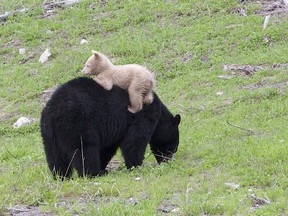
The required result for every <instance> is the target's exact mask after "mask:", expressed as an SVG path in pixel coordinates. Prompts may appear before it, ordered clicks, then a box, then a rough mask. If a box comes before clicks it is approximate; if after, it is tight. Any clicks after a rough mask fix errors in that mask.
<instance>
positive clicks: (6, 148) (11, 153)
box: [3, 143, 16, 158]
mask: <svg viewBox="0 0 288 216" xmlns="http://www.w3.org/2000/svg"><path fill="white" fill-rule="evenodd" d="M3 144H4V147H5V149H6V151H7V152H8V154H9V155H10V156H11V157H13V158H16V157H15V156H14V155H13V154H12V153H11V152H10V151H9V150H8V148H7V146H6V145H5V143H3Z"/></svg>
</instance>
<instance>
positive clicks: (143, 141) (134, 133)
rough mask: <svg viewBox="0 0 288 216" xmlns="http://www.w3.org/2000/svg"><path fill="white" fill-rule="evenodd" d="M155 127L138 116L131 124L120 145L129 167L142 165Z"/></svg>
mask: <svg viewBox="0 0 288 216" xmlns="http://www.w3.org/2000/svg"><path fill="white" fill-rule="evenodd" d="M140 115H141V114H139V115H138V116H140ZM154 127H155V126H153V125H151V123H150V122H149V120H147V119H145V118H137V119H135V120H134V121H133V122H132V124H131V125H130V127H129V129H128V132H127V133H126V135H125V137H124V139H123V142H122V144H121V146H120V148H121V151H122V155H123V157H124V160H125V165H126V166H127V168H128V169H130V168H132V167H137V166H141V165H142V163H143V160H144V154H145V150H146V147H147V145H148V142H149V141H150V139H151V136H152V133H153V131H154V130H153V128H154Z"/></svg>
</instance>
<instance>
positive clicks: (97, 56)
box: [82, 50, 113, 75]
mask: <svg viewBox="0 0 288 216" xmlns="http://www.w3.org/2000/svg"><path fill="white" fill-rule="evenodd" d="M112 65H113V64H112V63H111V61H110V60H109V59H108V57H107V56H105V55H104V54H102V53H100V52H97V51H94V50H92V55H91V56H90V57H89V58H88V60H87V61H86V63H85V66H84V68H83V70H82V73H83V74H84V75H98V74H100V73H102V72H103V71H105V70H107V69H108V68H109V67H111V66H112Z"/></svg>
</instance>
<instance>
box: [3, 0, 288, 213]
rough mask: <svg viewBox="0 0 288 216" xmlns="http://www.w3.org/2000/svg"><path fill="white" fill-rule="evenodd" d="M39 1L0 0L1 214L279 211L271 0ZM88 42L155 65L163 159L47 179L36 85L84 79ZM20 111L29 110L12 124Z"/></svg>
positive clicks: (280, 131)
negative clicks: (165, 136)
mask: <svg viewBox="0 0 288 216" xmlns="http://www.w3.org/2000/svg"><path fill="white" fill-rule="evenodd" d="M43 2H44V1H42V0H22V1H15V0H12V1H11V0H1V5H0V14H4V13H5V11H11V12H12V13H11V15H10V16H9V17H8V18H7V19H5V20H2V21H0V24H1V28H0V56H1V58H0V61H1V64H0V136H1V139H0V215H9V213H15V212H17V211H18V212H28V213H29V214H30V215H41V214H43V215H44V213H46V214H45V215H287V214H288V207H287V197H288V190H287V187H288V178H287V172H288V166H287V162H288V133H287V129H288V123H287V122H288V97H287V85H288V84H287V82H288V77H287V71H288V62H287V61H288V60H287V53H288V42H287V41H288V28H287V26H288V16H287V13H288V12H287V10H288V8H287V7H285V5H284V4H283V3H281V1H280V0H279V1H257V2H256V1H252V0H247V1H242V2H246V3H245V4H244V3H240V2H241V1H236V0H225V1H218V0H217V1H216V0H205V1H200V0H191V1H180V0H179V1H176V0H175V1H174V0H165V1H151V0H150V1H133V0H123V1H116V0H111V1H89V0H82V1H80V2H79V3H76V4H73V5H72V6H65V5H61V6H53V7H52V6H51V7H50V8H48V5H47V4H46V6H45V7H44V5H43ZM22 9H26V10H25V11H22ZM283 11H284V12H283ZM285 11H286V12H285ZM269 14H271V17H270V21H269V23H268V25H267V27H266V28H265V29H263V23H264V20H265V17H266V16H267V15H269ZM82 39H86V40H87V41H88V43H86V44H80V41H81V40H82ZM20 48H25V54H23V55H21V54H19V49H20ZM46 48H49V49H50V51H51V53H52V56H51V58H50V59H49V60H48V61H47V62H46V63H44V64H42V63H40V62H39V61H38V60H39V57H40V55H41V54H42V53H43V52H44V51H45V49H46ZM91 49H95V50H98V51H100V52H103V53H105V54H106V55H108V56H109V57H111V58H112V59H113V62H114V63H115V64H126V63H138V64H141V65H145V66H146V67H148V68H149V69H150V70H151V71H154V72H155V73H156V75H157V87H156V92H157V94H158V95H159V97H160V98H161V99H162V101H163V102H164V103H165V104H166V105H167V106H168V108H169V109H170V110H171V111H172V112H173V113H174V114H176V113H180V114H181V116H182V122H181V124H180V146H179V149H178V152H177V154H176V157H175V158H174V160H173V161H172V162H170V163H168V164H163V165H160V166H159V165H157V164H156V160H155V159H154V158H153V156H152V155H151V154H150V151H149V150H148V149H147V152H146V158H145V161H144V164H143V166H142V167H140V168H137V169H134V170H132V171H128V170H126V169H125V167H124V165H123V159H122V157H121V155H120V153H118V154H117V156H116V157H115V158H114V160H113V163H112V165H111V166H112V168H111V171H110V173H109V174H108V175H107V176H103V177H100V178H92V179H89V178H84V179H83V178H78V177H77V176H76V175H75V178H74V180H71V181H65V182H62V181H54V180H53V178H52V176H51V174H50V172H49V170H48V167H47V164H46V161H45V154H44V151H43V145H42V141H41V136H40V130H39V117H40V112H41V109H42V108H43V106H44V105H45V103H46V101H45V97H44V94H43V91H45V90H47V89H50V88H55V87H56V86H57V85H59V84H61V83H64V82H66V81H68V80H70V79H73V78H75V77H79V76H82V74H81V73H80V70H81V69H82V67H83V65H84V63H85V61H86V59H87V58H88V57H89V56H90V52H91ZM21 116H26V117H28V118H30V119H34V121H33V123H32V124H29V125H26V126H23V127H21V128H19V129H13V127H12V125H13V123H14V122H15V121H16V120H17V119H18V118H19V117H21ZM15 214H16V213H15Z"/></svg>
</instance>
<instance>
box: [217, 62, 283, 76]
mask: <svg viewBox="0 0 288 216" xmlns="http://www.w3.org/2000/svg"><path fill="white" fill-rule="evenodd" d="M287 69H288V63H285V64H273V65H268V64H266V65H236V64H231V65H228V64H227V65H223V71H224V72H226V73H227V72H230V75H228V74H224V75H219V76H218V78H219V79H230V78H232V77H233V76H237V75H240V76H248V77H251V76H252V75H253V74H254V73H256V72H257V71H259V70H287Z"/></svg>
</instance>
